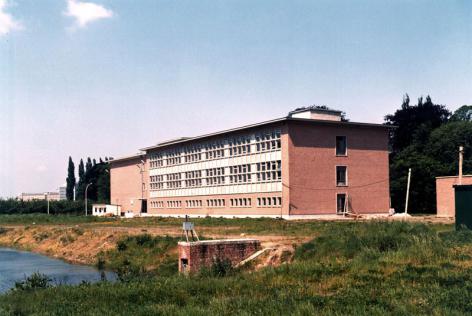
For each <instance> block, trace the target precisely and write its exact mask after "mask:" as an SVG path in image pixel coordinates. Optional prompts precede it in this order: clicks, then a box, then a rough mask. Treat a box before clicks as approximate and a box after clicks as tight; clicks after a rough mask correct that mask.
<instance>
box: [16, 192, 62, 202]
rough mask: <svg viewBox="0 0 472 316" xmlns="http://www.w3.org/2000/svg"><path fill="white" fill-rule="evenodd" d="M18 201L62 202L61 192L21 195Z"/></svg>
mask: <svg viewBox="0 0 472 316" xmlns="http://www.w3.org/2000/svg"><path fill="white" fill-rule="evenodd" d="M18 199H20V200H21V201H40V200H49V201H60V200H62V199H61V196H60V193H59V192H44V193H21V194H20V195H19V196H18Z"/></svg>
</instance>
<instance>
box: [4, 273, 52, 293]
mask: <svg viewBox="0 0 472 316" xmlns="http://www.w3.org/2000/svg"><path fill="white" fill-rule="evenodd" d="M51 282H52V279H50V278H49V277H48V276H47V275H45V274H42V273H39V272H34V273H33V274H31V275H30V276H29V277H25V279H24V280H23V281H20V282H16V283H15V287H14V289H13V290H14V291H30V290H36V289H46V288H48V287H51Z"/></svg>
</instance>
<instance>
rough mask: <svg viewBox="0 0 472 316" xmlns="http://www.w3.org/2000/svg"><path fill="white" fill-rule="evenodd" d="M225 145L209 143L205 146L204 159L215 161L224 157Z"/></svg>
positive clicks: (220, 142)
mask: <svg viewBox="0 0 472 316" xmlns="http://www.w3.org/2000/svg"><path fill="white" fill-rule="evenodd" d="M224 148H225V145H224V143H223V142H222V141H219V142H215V143H210V144H207V145H206V146H205V151H206V152H205V154H206V159H216V158H222V157H224V156H225V149H224Z"/></svg>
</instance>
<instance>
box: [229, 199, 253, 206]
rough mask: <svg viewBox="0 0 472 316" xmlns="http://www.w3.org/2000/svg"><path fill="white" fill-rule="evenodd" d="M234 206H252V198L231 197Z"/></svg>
mask: <svg viewBox="0 0 472 316" xmlns="http://www.w3.org/2000/svg"><path fill="white" fill-rule="evenodd" d="M230 203H231V206H232V207H250V206H251V199H250V198H241V199H230Z"/></svg>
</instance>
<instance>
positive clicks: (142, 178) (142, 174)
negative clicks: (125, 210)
mask: <svg viewBox="0 0 472 316" xmlns="http://www.w3.org/2000/svg"><path fill="white" fill-rule="evenodd" d="M144 164H145V162H144V160H141V163H140V164H137V165H136V166H137V167H138V168H139V173H140V174H141V205H140V207H139V216H141V215H142V211H143V204H144Z"/></svg>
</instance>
